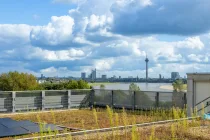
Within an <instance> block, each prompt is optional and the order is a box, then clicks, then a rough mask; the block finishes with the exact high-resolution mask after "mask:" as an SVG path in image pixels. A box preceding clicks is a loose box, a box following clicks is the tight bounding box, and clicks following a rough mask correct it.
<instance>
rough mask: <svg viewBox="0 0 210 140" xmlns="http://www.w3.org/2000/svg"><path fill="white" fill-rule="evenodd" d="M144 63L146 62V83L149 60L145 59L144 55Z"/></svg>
mask: <svg viewBox="0 0 210 140" xmlns="http://www.w3.org/2000/svg"><path fill="white" fill-rule="evenodd" d="M145 62H146V82H148V62H149V59H148V58H147V55H146V59H145Z"/></svg>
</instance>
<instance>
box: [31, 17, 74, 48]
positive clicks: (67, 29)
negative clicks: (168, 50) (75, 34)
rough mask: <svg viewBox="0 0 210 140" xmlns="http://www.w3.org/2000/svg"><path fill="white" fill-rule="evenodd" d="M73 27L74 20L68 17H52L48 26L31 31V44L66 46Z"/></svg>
mask: <svg viewBox="0 0 210 140" xmlns="http://www.w3.org/2000/svg"><path fill="white" fill-rule="evenodd" d="M73 26H74V19H73V18H71V17H70V16H61V17H56V16H52V17H51V22H50V23H48V25H46V26H42V27H39V28H34V29H33V30H32V31H31V34H30V39H31V42H32V44H35V45H52V46H55V45H58V44H61V45H62V44H64V45H67V43H68V42H69V40H71V38H72V30H73Z"/></svg>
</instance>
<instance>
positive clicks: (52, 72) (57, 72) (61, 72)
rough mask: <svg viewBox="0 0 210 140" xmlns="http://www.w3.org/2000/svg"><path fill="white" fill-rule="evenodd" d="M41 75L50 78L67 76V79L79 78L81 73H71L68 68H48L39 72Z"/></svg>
mask: <svg viewBox="0 0 210 140" xmlns="http://www.w3.org/2000/svg"><path fill="white" fill-rule="evenodd" d="M39 73H40V74H41V73H42V74H44V75H45V76H49V77H54V76H62V77H63V76H65V77H69V76H74V77H75V76H79V75H80V72H77V71H71V70H69V69H68V68H67V67H58V68H55V67H53V66H52V67H48V68H45V69H41V70H40V71H39Z"/></svg>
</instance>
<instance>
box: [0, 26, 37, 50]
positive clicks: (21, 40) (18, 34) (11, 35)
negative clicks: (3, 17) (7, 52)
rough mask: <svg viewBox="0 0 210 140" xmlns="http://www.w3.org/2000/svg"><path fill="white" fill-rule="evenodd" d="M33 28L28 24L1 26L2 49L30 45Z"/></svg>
mask: <svg viewBox="0 0 210 140" xmlns="http://www.w3.org/2000/svg"><path fill="white" fill-rule="evenodd" d="M32 28H33V27H32V26H29V25H26V24H0V49H2V48H12V47H14V46H21V45H25V44H27V43H29V42H30V38H29V36H30V32H31V29H32Z"/></svg>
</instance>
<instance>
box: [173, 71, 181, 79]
mask: <svg viewBox="0 0 210 140" xmlns="http://www.w3.org/2000/svg"><path fill="white" fill-rule="evenodd" d="M179 78H180V75H179V73H178V72H172V73H171V79H172V80H176V79H179Z"/></svg>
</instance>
